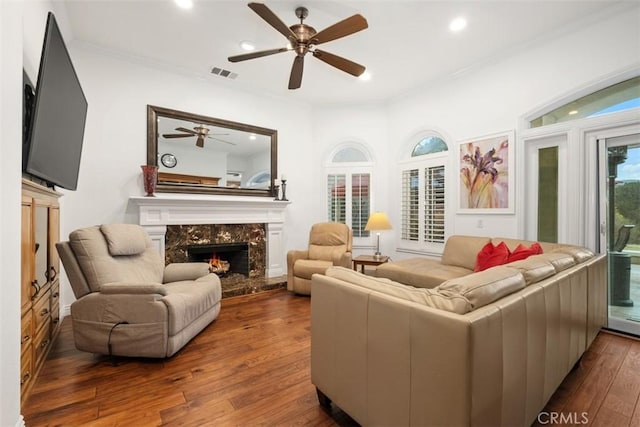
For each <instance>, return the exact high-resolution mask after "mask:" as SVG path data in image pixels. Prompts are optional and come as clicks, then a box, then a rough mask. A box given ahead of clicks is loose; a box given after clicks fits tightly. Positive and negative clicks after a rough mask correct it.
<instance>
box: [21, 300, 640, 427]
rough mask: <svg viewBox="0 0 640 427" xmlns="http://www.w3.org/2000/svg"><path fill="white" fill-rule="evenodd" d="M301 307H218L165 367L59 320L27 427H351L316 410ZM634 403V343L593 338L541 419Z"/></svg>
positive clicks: (627, 421)
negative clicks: (98, 347) (90, 338)
mask: <svg viewBox="0 0 640 427" xmlns="http://www.w3.org/2000/svg"><path fill="white" fill-rule="evenodd" d="M309 302H310V300H309V298H307V297H301V296H294V295H292V294H290V293H289V292H287V291H285V290H275V291H268V292H262V293H259V294H255V295H248V296H240V297H234V298H229V299H225V300H223V307H222V310H221V313H220V316H219V317H218V319H216V321H214V322H213V323H212V324H211V325H209V326H208V327H207V328H206V329H205V330H204V331H203V332H202V333H201V334H199V335H198V336H197V337H196V338H194V339H193V340H192V341H191V342H190V343H189V344H187V345H186V346H185V347H184V348H183V349H182V350H181V351H180V352H178V354H176V355H175V356H174V357H172V358H170V359H166V360H154V359H132V358H118V359H116V360H115V361H116V365H114V364H113V363H112V360H111V359H109V358H108V357H105V356H98V355H93V354H89V353H84V352H80V351H78V350H76V349H75V347H74V345H73V337H72V333H71V322H70V321H69V319H65V321H64V322H63V325H62V329H61V332H60V335H59V336H58V338H57V340H56V343H55V345H54V347H53V349H52V351H51V353H50V354H49V357H48V359H47V361H46V362H45V365H44V367H43V369H42V370H41V372H40V375H39V377H38V379H37V381H36V383H35V385H34V388H33V390H32V392H31V395H30V397H29V398H28V400H27V401H26V402H25V405H24V406H23V411H22V412H23V415H24V417H25V422H26V425H27V426H28V427H35V426H156V425H186V426H202V425H215V426H226V425H240V426H247V425H249V426H254V425H286V426H291V425H314V426H336V425H337V426H348V425H356V423H355V422H354V421H353V420H352V419H350V418H349V417H348V416H347V415H346V414H345V413H344V412H342V411H340V410H339V409H338V408H336V407H335V406H334V407H333V409H332V411H331V413H328V412H325V411H324V410H323V409H321V407H320V406H319V405H318V401H317V398H316V393H315V388H314V386H313V385H312V384H311V382H310V375H309V350H310V340H309V334H310V331H309V326H310V324H309V322H310V320H309ZM639 395H640V342H639V341H636V340H632V339H629V338H624V337H620V336H616V335H611V334H607V333H601V334H600V335H599V336H598V338H597V339H596V341H595V342H594V345H593V346H592V347H591V348H590V349H589V351H587V353H586V354H585V355H584V357H583V358H582V360H581V362H580V363H579V364H578V365H577V366H576V368H575V369H574V370H573V371H572V372H571V373H570V374H569V376H568V377H567V378H566V379H565V381H564V383H563V384H562V386H561V387H560V388H559V389H558V391H557V392H556V394H555V395H554V396H553V398H552V399H551V401H550V402H549V404H548V405H547V408H546V409H545V410H547V411H549V412H554V411H555V412H557V413H563V414H568V413H574V412H575V413H577V414H581V413H582V412H586V413H587V418H588V421H589V425H602V426H607V425H611V426H627V425H640V413H639V412H640V407H639V406H638V396H639ZM546 421H548V420H547V419H544V418H543V419H542V422H543V424H541V425H549V423H547V422H546ZM565 421H566V419H565ZM565 424H566V423H565Z"/></svg>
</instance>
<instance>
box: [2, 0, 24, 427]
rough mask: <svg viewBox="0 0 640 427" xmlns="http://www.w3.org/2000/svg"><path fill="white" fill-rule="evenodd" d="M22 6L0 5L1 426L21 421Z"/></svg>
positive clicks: (7, 3)
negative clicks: (0, 201)
mask: <svg viewBox="0 0 640 427" xmlns="http://www.w3.org/2000/svg"><path fill="white" fill-rule="evenodd" d="M21 88H22V4H21V3H20V2H0V94H2V96H0V200H2V204H0V235H1V236H2V239H0V278H1V279H0V280H1V283H2V298H1V299H0V301H1V302H0V426H18V425H21V424H22V418H21V417H20V227H19V226H18V224H20V200H21V198H20V177H21V166H20V165H21V155H22V151H21V150H22V127H21V125H22V89H21Z"/></svg>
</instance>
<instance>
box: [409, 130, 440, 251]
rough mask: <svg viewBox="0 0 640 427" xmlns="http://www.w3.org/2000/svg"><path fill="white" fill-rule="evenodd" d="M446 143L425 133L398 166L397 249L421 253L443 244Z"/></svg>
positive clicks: (436, 136)
mask: <svg viewBox="0 0 640 427" xmlns="http://www.w3.org/2000/svg"><path fill="white" fill-rule="evenodd" d="M447 150H448V147H447V143H446V142H445V141H444V139H442V138H441V137H440V136H439V135H436V134H433V133H429V134H427V135H426V136H424V137H422V138H420V139H419V140H418V142H415V143H413V148H412V149H411V151H410V155H409V156H408V158H406V159H405V160H404V161H402V162H401V206H400V217H401V221H402V225H401V230H400V240H401V246H404V247H405V249H412V250H416V249H417V250H424V246H425V244H427V245H429V244H443V243H444V241H445V184H446V179H445V177H446V174H445V164H446V160H447Z"/></svg>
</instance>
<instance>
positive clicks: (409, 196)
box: [401, 169, 420, 241]
mask: <svg viewBox="0 0 640 427" xmlns="http://www.w3.org/2000/svg"><path fill="white" fill-rule="evenodd" d="M419 192H420V187H419V176H418V169H409V170H404V171H402V206H401V216H402V230H401V236H402V239H403V240H413V241H417V240H418V237H419V232H420V231H419V227H420V224H419V209H420V206H419V203H420V201H419V197H420V196H419Z"/></svg>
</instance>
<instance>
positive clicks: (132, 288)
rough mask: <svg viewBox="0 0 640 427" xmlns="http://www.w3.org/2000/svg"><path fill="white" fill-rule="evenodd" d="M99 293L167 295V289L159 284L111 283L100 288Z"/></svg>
mask: <svg viewBox="0 0 640 427" xmlns="http://www.w3.org/2000/svg"><path fill="white" fill-rule="evenodd" d="M100 293H101V294H107V295H115V294H129V295H149V294H158V295H167V288H166V287H164V286H163V285H161V284H159V283H128V282H112V283H105V284H104V285H102V286H100Z"/></svg>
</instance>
